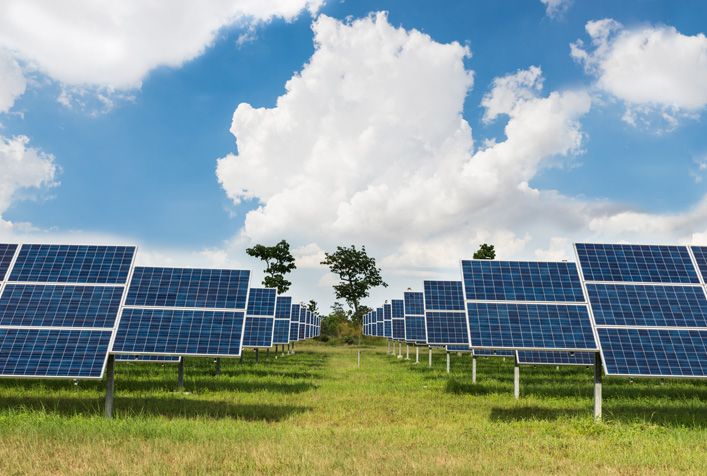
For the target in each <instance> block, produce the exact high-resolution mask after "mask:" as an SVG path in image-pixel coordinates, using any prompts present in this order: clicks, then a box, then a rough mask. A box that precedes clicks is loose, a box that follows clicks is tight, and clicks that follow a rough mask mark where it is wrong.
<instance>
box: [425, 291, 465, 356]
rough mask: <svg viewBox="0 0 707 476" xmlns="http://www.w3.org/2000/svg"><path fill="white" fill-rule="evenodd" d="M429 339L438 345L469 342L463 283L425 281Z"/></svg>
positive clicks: (429, 342)
mask: <svg viewBox="0 0 707 476" xmlns="http://www.w3.org/2000/svg"><path fill="white" fill-rule="evenodd" d="M423 287H424V290H425V325H426V328H427V338H426V342H427V343H428V344H437V345H454V344H466V345H468V344H469V333H468V328H467V322H466V313H465V312H464V296H463V291H462V283H461V282H459V281H425V282H424V283H423Z"/></svg>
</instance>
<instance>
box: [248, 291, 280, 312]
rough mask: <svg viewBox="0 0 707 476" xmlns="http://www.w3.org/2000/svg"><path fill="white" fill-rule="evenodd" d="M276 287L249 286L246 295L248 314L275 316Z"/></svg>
mask: <svg viewBox="0 0 707 476" xmlns="http://www.w3.org/2000/svg"><path fill="white" fill-rule="evenodd" d="M276 295H277V289H273V288H251V289H250V294H249V295H248V312H247V315H248V316H273V317H274V316H275V298H276Z"/></svg>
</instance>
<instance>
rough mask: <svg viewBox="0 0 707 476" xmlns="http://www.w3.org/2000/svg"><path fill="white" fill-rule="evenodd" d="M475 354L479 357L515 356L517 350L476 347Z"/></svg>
mask: <svg viewBox="0 0 707 476" xmlns="http://www.w3.org/2000/svg"><path fill="white" fill-rule="evenodd" d="M474 355H476V356H478V357H515V356H516V351H515V350H504V349H474Z"/></svg>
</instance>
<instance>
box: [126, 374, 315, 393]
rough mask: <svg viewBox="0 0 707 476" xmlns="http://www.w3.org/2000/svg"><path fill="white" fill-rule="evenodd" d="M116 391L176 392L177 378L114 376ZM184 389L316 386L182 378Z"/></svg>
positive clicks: (312, 386) (279, 389)
mask: <svg viewBox="0 0 707 476" xmlns="http://www.w3.org/2000/svg"><path fill="white" fill-rule="evenodd" d="M115 387H116V391H120V390H121V389H123V390H124V391H140V392H147V391H159V390H166V391H171V392H173V391H176V390H177V376H176V375H175V376H174V379H173V380H159V381H158V380H134V379H126V378H121V377H119V376H116V379H115ZM184 388H185V389H186V390H187V391H196V392H206V391H208V392H243V393H255V392H275V393H284V394H295V393H303V392H308V391H310V390H315V389H316V388H317V386H316V385H315V384H313V383H312V382H307V381H305V382H293V383H285V382H273V381H259V380H252V379H250V380H241V381H239V380H233V379H229V378H221V377H195V378H189V376H188V375H186V376H185V377H184Z"/></svg>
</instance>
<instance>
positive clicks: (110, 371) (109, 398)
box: [106, 355, 115, 420]
mask: <svg viewBox="0 0 707 476" xmlns="http://www.w3.org/2000/svg"><path fill="white" fill-rule="evenodd" d="M114 389H115V355H109V356H108V365H106V419H108V420H112V419H113V391H114Z"/></svg>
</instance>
